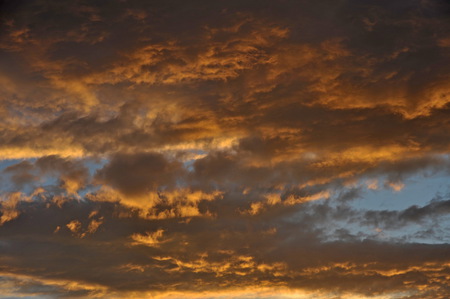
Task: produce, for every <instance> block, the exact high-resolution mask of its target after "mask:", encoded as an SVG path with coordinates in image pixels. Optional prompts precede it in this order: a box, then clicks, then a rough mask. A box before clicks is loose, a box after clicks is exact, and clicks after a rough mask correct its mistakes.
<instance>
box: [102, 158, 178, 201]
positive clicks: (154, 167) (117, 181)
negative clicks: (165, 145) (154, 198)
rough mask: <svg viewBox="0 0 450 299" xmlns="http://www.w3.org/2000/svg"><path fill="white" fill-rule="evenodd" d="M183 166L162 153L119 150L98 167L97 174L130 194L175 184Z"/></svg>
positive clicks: (104, 181) (107, 182)
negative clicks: (119, 152)
mask: <svg viewBox="0 0 450 299" xmlns="http://www.w3.org/2000/svg"><path fill="white" fill-rule="evenodd" d="M181 170H182V168H181V164H180V163H178V162H176V161H168V160H167V159H166V158H165V157H164V156H163V155H162V154H158V153H142V154H133V155H126V154H118V155H115V156H113V157H112V158H111V161H110V163H109V164H107V165H105V167H103V168H102V169H100V170H98V171H97V174H96V178H97V180H99V182H101V183H104V184H107V185H111V186H112V187H115V188H117V189H118V190H119V191H121V192H122V193H124V194H126V195H138V194H142V193H146V192H148V191H153V190H156V189H157V188H158V187H161V188H164V187H166V188H167V187H173V186H175V185H176V178H177V175H179V173H178V172H179V171H181Z"/></svg>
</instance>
